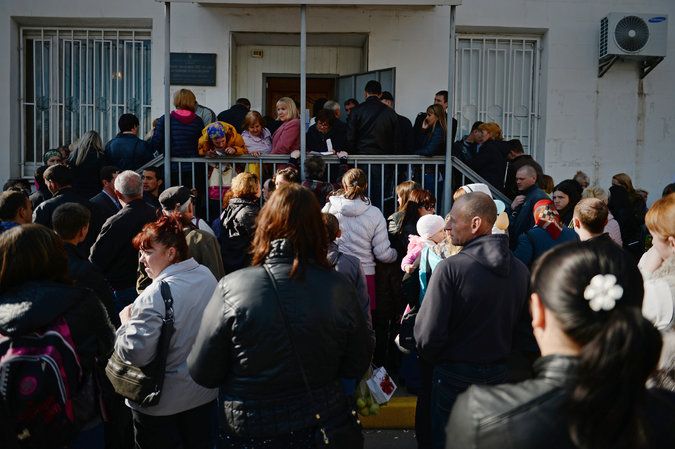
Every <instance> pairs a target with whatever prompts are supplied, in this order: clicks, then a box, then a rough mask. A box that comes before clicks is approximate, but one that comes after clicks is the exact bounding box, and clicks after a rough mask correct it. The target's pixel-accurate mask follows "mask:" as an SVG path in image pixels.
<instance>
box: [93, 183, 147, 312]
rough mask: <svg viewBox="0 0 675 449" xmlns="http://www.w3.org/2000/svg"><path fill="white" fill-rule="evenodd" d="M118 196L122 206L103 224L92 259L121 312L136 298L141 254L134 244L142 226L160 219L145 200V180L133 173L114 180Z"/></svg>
mask: <svg viewBox="0 0 675 449" xmlns="http://www.w3.org/2000/svg"><path fill="white" fill-rule="evenodd" d="M115 195H116V196H117V198H118V199H119V201H120V203H122V205H123V207H122V209H120V211H119V212H117V213H116V214H115V215H113V216H112V217H110V218H108V220H107V221H106V222H105V223H104V224H103V228H102V229H101V233H100V234H99V236H98V239H96V243H94V246H92V247H91V254H90V255H89V260H90V261H91V263H93V264H94V265H95V266H96V267H97V268H98V269H99V270H100V271H101V273H103V276H105V278H106V279H107V280H108V282H109V283H110V286H111V287H112V288H113V294H114V296H115V307H116V309H117V312H119V311H121V310H122V309H123V308H124V307H125V306H127V305H128V304H131V302H133V300H134V299H135V298H136V268H137V267H138V251H136V249H135V248H134V246H133V245H132V243H131V241H132V240H133V238H134V237H135V236H136V234H138V233H139V232H140V231H141V229H143V226H145V225H146V224H147V223H150V222H152V221H154V220H155V219H156V218H157V211H156V210H155V209H154V208H153V207H152V206H150V205H148V204H146V203H145V201H143V181H142V180H141V176H140V175H139V174H138V173H136V172H133V171H131V170H126V171H123V172H122V173H120V174H119V175H117V178H115Z"/></svg>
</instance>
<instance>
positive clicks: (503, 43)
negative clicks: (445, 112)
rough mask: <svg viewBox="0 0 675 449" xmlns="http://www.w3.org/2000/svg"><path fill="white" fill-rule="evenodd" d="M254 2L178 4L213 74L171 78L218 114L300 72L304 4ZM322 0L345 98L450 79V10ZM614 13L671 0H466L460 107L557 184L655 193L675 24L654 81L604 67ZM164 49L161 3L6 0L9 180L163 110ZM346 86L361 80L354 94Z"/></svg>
mask: <svg viewBox="0 0 675 449" xmlns="http://www.w3.org/2000/svg"><path fill="white" fill-rule="evenodd" d="M250 3H251V4H249V5H235V6H231V5H230V6H224V5H214V4H209V3H187V2H185V3H183V2H173V3H172V6H171V19H172V26H171V34H170V36H171V44H170V48H171V52H175V53H207V54H215V61H216V73H215V85H214V86H194V85H185V86H172V90H175V89H178V88H181V87H187V88H190V89H192V90H193V91H194V92H195V94H196V96H197V99H198V101H199V102H200V103H201V104H204V105H206V106H208V107H210V108H211V109H213V110H214V111H215V112H216V113H218V112H219V111H222V110H224V109H226V108H228V107H229V106H230V105H231V104H232V103H233V102H234V100H235V99H236V98H238V97H247V98H249V99H250V100H251V103H252V106H253V109H256V110H260V111H263V112H270V111H266V110H265V109H266V95H267V94H268V93H269V92H267V90H268V89H269V80H270V79H271V78H275V77H276V78H280V77H283V76H284V75H291V76H296V75H297V74H299V73H300V56H299V54H300V51H299V47H300V46H299V31H300V13H299V9H300V8H299V5H288V6H279V5H276V6H269V5H264V3H265V2H264V1H257V2H256V1H254V2H250ZM317 3H325V2H321V1H319V2H307V4H308V7H307V32H308V50H307V73H308V77H315V78H327V79H334V80H336V87H335V89H336V94H335V96H336V97H337V98H339V99H342V100H344V99H345V98H344V97H346V96H347V95H348V94H349V93H353V92H356V94H355V95H357V98H358V99H359V100H360V99H361V98H359V97H360V96H361V95H362V92H359V87H360V86H362V85H363V84H365V81H367V80H368V79H369V78H370V77H372V76H374V75H373V74H368V73H366V74H363V75H361V76H358V75H356V76H353V77H350V75H354V74H359V73H364V72H376V74H377V76H378V77H382V78H381V79H382V80H383V84H384V85H385V86H390V88H391V89H392V91H393V92H392V93H393V94H394V96H395V98H396V109H397V112H398V113H399V114H402V115H405V116H407V117H408V118H410V119H411V120H414V118H415V116H416V114H417V113H418V112H419V111H423V110H425V108H426V107H427V106H428V105H429V104H431V103H432V102H433V97H434V94H435V93H436V92H437V91H438V90H442V89H447V84H448V51H449V38H448V36H449V31H448V28H449V23H450V20H449V17H450V7H449V6H447V5H441V6H433V5H424V3H433V2H415V1H410V2H407V3H408V5H392V4H389V5H387V4H382V5H371V6H354V5H345V6H325V5H317ZM333 3H343V2H333ZM344 3H349V2H344ZM370 3H379V2H377V1H372V2H370ZM392 3H401V2H392ZM403 3H405V2H403ZM416 3H417V4H416ZM419 3H422V5H420V4H419ZM438 3H443V2H442V1H439V2H438ZM610 12H624V13H641V14H643V13H649V14H654V16H668V23H669V21H670V20H675V2H673V1H672V0H642V1H637V0H592V1H591V0H548V1H532V0H499V1H497V0H464V2H463V4H461V5H459V6H457V8H456V32H457V36H456V43H455V47H456V51H455V58H454V59H455V77H454V78H455V80H454V86H453V89H452V93H451V97H452V99H453V103H454V114H455V117H456V118H457V119H458V120H459V122H460V130H461V131H464V132H466V130H467V129H468V128H469V127H470V126H471V123H472V122H473V121H474V120H483V121H496V122H498V123H500V125H502V127H503V128H504V130H505V134H506V136H507V137H509V138H511V137H513V138H520V139H521V140H522V141H523V143H524V144H525V146H526V148H527V150H528V151H529V152H531V153H532V154H533V156H534V157H535V159H537V160H538V161H539V162H540V163H542V165H543V166H544V169H545V172H547V173H548V174H550V175H551V176H553V178H554V179H555V180H556V181H560V180H562V179H565V178H570V177H572V176H573V175H574V173H575V172H576V171H577V170H583V171H585V172H586V173H588V174H589V175H590V176H591V183H592V184H599V185H601V186H602V187H605V188H608V187H609V185H610V182H611V177H612V175H613V174H615V173H619V172H625V173H627V174H628V175H630V176H631V178H633V180H634V184H635V185H636V186H637V187H641V188H644V189H646V190H648V191H649V192H650V202H652V201H653V200H654V199H656V198H658V197H659V196H660V192H661V189H662V188H663V187H664V186H665V185H666V184H668V183H670V182H673V181H675V179H674V178H675V162H674V156H675V144H674V143H673V137H674V133H675V107H674V105H675V30H673V29H672V27H670V25H668V28H669V34H668V38H667V43H666V47H667V54H668V55H667V56H666V57H665V59H664V60H663V61H662V62H661V63H660V64H659V65H658V66H657V67H656V68H655V69H654V70H653V71H652V72H651V73H649V74H648V75H647V76H646V77H644V79H640V75H639V70H638V65H637V63H636V62H635V61H619V62H617V63H616V64H615V65H614V66H613V67H612V68H611V69H610V70H609V71H608V72H607V73H606V74H605V75H604V76H603V77H598V38H599V33H600V20H601V19H602V18H603V17H604V16H606V15H607V14H608V13H610ZM164 50H165V30H164V5H163V3H160V2H155V1H153V0H117V1H115V2H112V1H104V0H1V3H0V85H1V86H4V87H5V88H4V89H2V91H0V181H2V182H4V181H5V180H6V179H8V178H9V177H16V176H30V175H31V174H32V172H33V170H34V168H35V166H36V165H39V164H40V160H41V155H42V154H43V153H44V151H45V150H46V149H48V148H55V147H57V146H58V145H60V144H68V143H70V142H71V141H73V140H74V139H76V138H77V137H78V135H79V134H81V133H83V132H84V131H87V130H88V129H96V130H97V131H99V132H101V134H102V136H103V137H104V139H107V138H110V137H112V136H113V135H114V133H115V132H116V131H117V130H116V122H117V117H119V115H120V114H121V113H124V112H134V113H136V114H137V115H138V116H139V117H140V118H141V122H142V128H147V127H148V126H149V125H150V122H151V120H152V119H153V118H156V117H159V116H161V115H162V114H163V113H164V94H163V76H164V62H165V61H164ZM349 83H352V86H353V88H354V89H353V92H345V91H343V89H344V87H345V86H347V85H349ZM458 134H459V132H458Z"/></svg>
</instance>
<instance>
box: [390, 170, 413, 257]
mask: <svg viewBox="0 0 675 449" xmlns="http://www.w3.org/2000/svg"><path fill="white" fill-rule="evenodd" d="M419 188H420V185H419V184H418V183H417V182H415V181H403V182H402V183H400V184H399V185H397V186H396V198H397V200H398V210H397V211H396V212H394V213H393V214H391V215H390V216H389V218H387V232H389V241H390V242H391V244H392V247H393V248H394V249H396V252H397V253H398V259H399V260H400V259H402V258H403V256H405V248H406V245H407V243H408V236H409V235H410V234H415V232H416V228H415V226H416V225H417V220H418V219H419V218H420V217H419V213H418V212H417V207H411V206H410V195H411V194H412V192H413V191H414V190H416V189H419Z"/></svg>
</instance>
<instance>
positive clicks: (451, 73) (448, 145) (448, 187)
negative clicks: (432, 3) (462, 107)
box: [434, 5, 459, 214]
mask: <svg viewBox="0 0 675 449" xmlns="http://www.w3.org/2000/svg"><path fill="white" fill-rule="evenodd" d="M455 8H456V6H455V5H451V6H450V32H449V34H450V42H448V132H447V133H446V134H447V135H446V139H445V179H444V183H443V213H445V214H447V213H448V212H450V206H451V204H452V143H453V142H452V117H453V116H454V115H455V114H454V107H455V94H454V88H455ZM457 128H459V124H458V126H457ZM434 182H436V180H434Z"/></svg>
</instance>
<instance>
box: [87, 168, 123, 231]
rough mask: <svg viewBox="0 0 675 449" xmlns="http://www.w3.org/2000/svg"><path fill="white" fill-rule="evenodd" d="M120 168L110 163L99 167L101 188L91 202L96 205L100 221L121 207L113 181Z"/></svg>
mask: <svg viewBox="0 0 675 449" xmlns="http://www.w3.org/2000/svg"><path fill="white" fill-rule="evenodd" d="M119 172H120V170H119V169H118V168H117V167H115V166H112V165H106V166H105V167H103V168H102V169H101V186H102V187H103V189H102V190H101V192H100V193H99V194H98V195H96V196H95V197H93V198H91V199H90V200H89V201H91V202H92V203H93V204H96V205H97V206H98V209H99V212H100V213H101V217H102V221H105V220H107V219H108V218H110V217H112V216H113V215H115V214H116V213H117V211H118V210H120V209H121V208H122V205H121V204H120V202H119V200H118V199H117V197H116V196H115V185H114V181H115V178H116V177H117V175H118V174H119Z"/></svg>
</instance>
